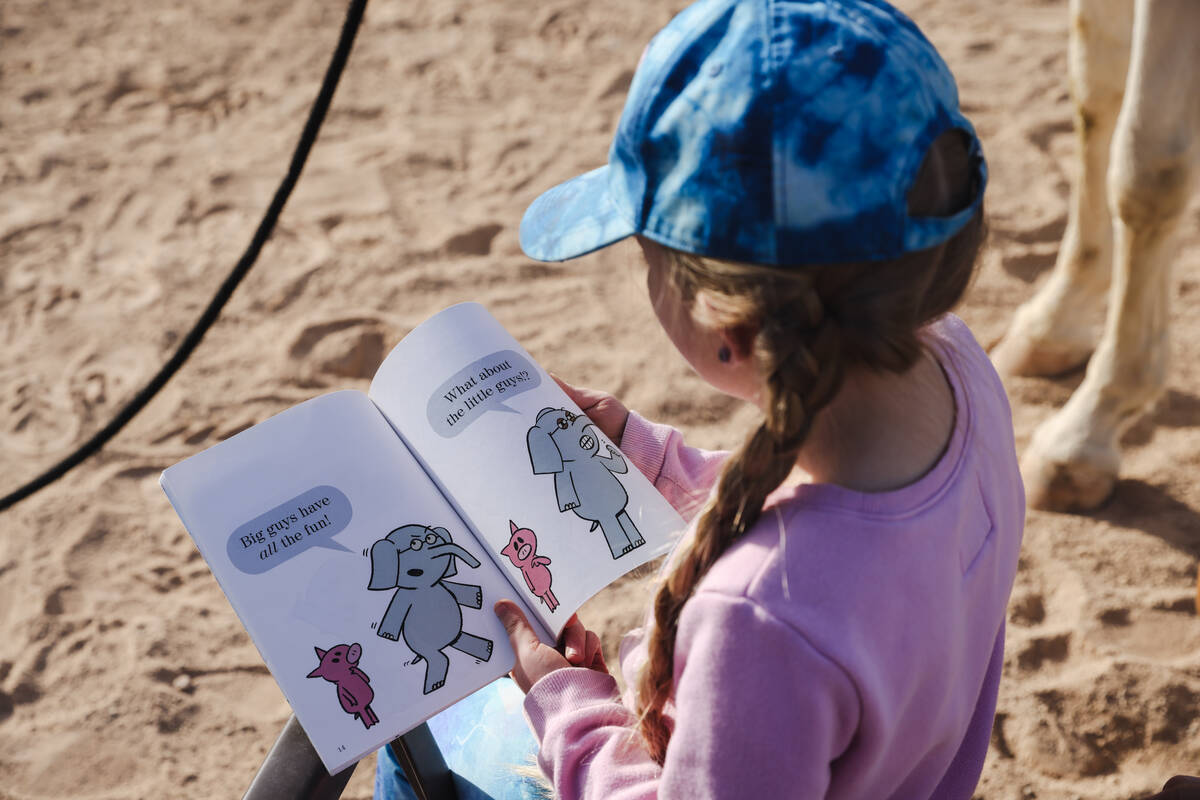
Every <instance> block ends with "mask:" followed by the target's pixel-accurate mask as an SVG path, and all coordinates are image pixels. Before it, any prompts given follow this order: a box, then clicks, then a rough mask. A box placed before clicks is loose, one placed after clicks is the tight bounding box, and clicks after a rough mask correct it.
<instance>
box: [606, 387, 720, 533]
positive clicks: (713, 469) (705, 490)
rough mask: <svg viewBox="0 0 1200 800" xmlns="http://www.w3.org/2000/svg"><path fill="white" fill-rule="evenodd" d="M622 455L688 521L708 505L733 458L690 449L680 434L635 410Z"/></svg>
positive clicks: (709, 451) (716, 452) (628, 426)
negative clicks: (725, 464)
mask: <svg viewBox="0 0 1200 800" xmlns="http://www.w3.org/2000/svg"><path fill="white" fill-rule="evenodd" d="M621 452H623V453H625V455H627V456H629V459H630V460H631V461H632V462H633V464H634V466H635V467H637V468H638V470H639V471H640V472H641V473H642V474H643V475H645V476H646V478H647V479H648V480H649V481H650V482H651V483H653V484H654V487H655V488H656V489H658V491H659V493H660V494H662V496H663V497H665V498H667V502H669V503H670V504H671V505H672V506H674V508H675V510H676V511H678V512H679V515H680V516H682V517H683V518H684V520H686V521H688V522H691V520H692V517H694V516H696V512H698V511H699V510H700V507H701V506H702V505H704V501H705V500H706V499H707V498H708V494H709V491H710V490H711V489H712V486H713V484H714V483H715V482H716V480H717V476H718V475H719V474H720V472H721V466H722V465H723V464H724V463H725V459H726V458H728V457H729V453H727V452H725V451H723V450H700V449H699V448H695V447H688V446H686V445H685V444H684V443H683V435H682V434H680V433H679V431H677V430H675V429H674V428H672V427H670V426H669V425H662V424H658V423H653V422H648V421H647V420H646V419H644V418H643V417H642V416H640V415H639V414H637V413H636V412H633V411H631V412H629V418H628V420H627V421H626V423H625V432H624V433H623V434H622V435H621Z"/></svg>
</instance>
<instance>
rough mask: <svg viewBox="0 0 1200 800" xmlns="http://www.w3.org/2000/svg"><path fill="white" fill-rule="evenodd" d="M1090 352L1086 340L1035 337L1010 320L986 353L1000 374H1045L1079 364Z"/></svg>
mask: <svg viewBox="0 0 1200 800" xmlns="http://www.w3.org/2000/svg"><path fill="white" fill-rule="evenodd" d="M1091 354H1092V345H1091V343H1090V342H1069V341H1056V342H1044V341H1038V340H1036V339H1034V338H1033V337H1032V336H1029V335H1027V334H1024V333H1021V332H1020V331H1019V330H1018V329H1017V326H1016V323H1014V324H1013V327H1012V328H1010V329H1009V331H1008V333H1006V334H1004V338H1003V339H1001V340H1000V342H999V343H998V344H997V345H996V346H995V347H993V348H992V351H991V352H990V353H989V354H988V355H989V357H990V358H991V360H992V366H994V367H995V368H996V371H997V372H999V373H1000V374H1001V375H1019V376H1022V377H1043V378H1047V377H1052V376H1055V375H1062V374H1064V373H1067V372H1071V371H1073V370H1076V369H1078V368H1079V367H1082V366H1083V365H1084V364H1086V363H1087V360H1088V358H1089V357H1090V356H1091Z"/></svg>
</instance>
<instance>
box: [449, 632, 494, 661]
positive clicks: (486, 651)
mask: <svg viewBox="0 0 1200 800" xmlns="http://www.w3.org/2000/svg"><path fill="white" fill-rule="evenodd" d="M450 646H451V647H453V648H454V649H455V650H458V651H459V652H462V653H466V654H467V655H469V656H472V657H474V658H478V659H479V660H480V661H487V660H488V659H490V658H491V657H492V642H491V640H490V639H484V638H483V637H482V636H476V635H475V634H473V633H467V632H466V631H463V632H462V633H460V634H459V635H458V638H457V639H455V640H454V641H453V642H451V643H450Z"/></svg>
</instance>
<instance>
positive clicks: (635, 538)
mask: <svg viewBox="0 0 1200 800" xmlns="http://www.w3.org/2000/svg"><path fill="white" fill-rule="evenodd" d="M617 522H618V523H620V525H621V530H622V531H624V533H625V538H627V539H628V540H629V544H630V545H631V546H630V548H629V549H630V550H632V549H633V548H634V547H641V546H642V545H644V544H645V543H646V540H645V539H643V538H642V532H641V531H639V530H638V528H637V525H634V524H633V520H632V519H631V518H630V516H629V512H627V511H625V510H624V509H621V513H619V514H617ZM626 552H629V551H628V550H627V551H626Z"/></svg>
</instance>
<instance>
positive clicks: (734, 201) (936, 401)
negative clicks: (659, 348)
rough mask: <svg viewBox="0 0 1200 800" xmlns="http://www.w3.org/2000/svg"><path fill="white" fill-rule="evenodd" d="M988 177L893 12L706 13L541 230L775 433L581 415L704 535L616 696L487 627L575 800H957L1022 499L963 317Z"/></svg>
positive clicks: (684, 553) (653, 614)
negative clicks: (702, 430)
mask: <svg viewBox="0 0 1200 800" xmlns="http://www.w3.org/2000/svg"><path fill="white" fill-rule="evenodd" d="M986 175H987V173H986V167H985V164H984V160H983V157H982V154H981V151H980V145H979V141H978V139H977V137H976V135H975V132H974V130H973V128H972V126H971V124H970V122H969V121H968V120H967V119H966V118H965V117H964V116H963V115H962V114H961V112H960V111H959V108H958V102H957V90H956V88H955V84H954V80H953V77H952V76H951V74H950V73H949V71H948V69H947V67H946V66H945V64H944V63H943V61H942V60H941V58H940V57H939V55H938V54H937V52H936V51H935V49H934V48H933V46H932V45H931V44H930V43H929V42H928V41H927V40H926V39H925V38H924V36H923V35H922V34H921V33H920V31H919V30H918V29H917V28H916V26H915V25H914V24H913V23H912V22H911V21H910V20H908V19H907V18H906V17H904V16H903V15H902V14H900V13H899V12H897V11H896V10H894V9H892V8H891V7H890V6H888V5H886V4H885V3H884V2H882V0H824V2H820V1H815V2H804V3H798V2H797V3H787V2H768V0H701V2H698V3H696V4H695V5H693V6H691V7H689V8H687V9H686V10H685V11H683V12H682V13H681V14H680V15H679V16H678V17H676V18H675V19H674V20H673V21H672V22H671V23H670V24H669V25H668V26H667V27H666V28H665V29H664V30H663V31H662V32H661V33H660V34H658V36H656V37H655V38H654V40H653V41H652V42H651V44H650V46H649V47H648V48H647V50H646V53H645V54H644V56H643V58H642V61H641V63H640V65H639V67H638V69H637V72H636V75H635V77H634V79H633V83H632V86H631V88H630V94H629V98H628V100H627V103H626V106H625V110H624V112H623V114H622V117H621V120H620V123H619V126H618V130H617V133H616V137H615V139H614V141H613V144H612V148H611V151H610V154H609V162H608V165H607V166H606V167H603V168H601V169H598V170H595V171H593V172H589V173H587V174H584V175H582V176H579V177H577V178H575V179H574V180H572V181H569V182H567V183H565V184H563V185H561V186H558V187H556V188H554V189H551V190H550V191H548V192H547V193H545V194H544V195H542V196H541V197H540V198H538V199H537V200H536V201H535V202H534V204H533V205H532V206H531V207H530V208H529V210H528V211H527V213H526V216H525V219H524V221H523V222H522V226H521V242H522V245H523V247H524V248H525V250H526V252H527V253H529V254H530V255H531V256H533V257H535V258H539V259H542V260H548V261H560V260H564V259H568V258H573V257H575V256H579V255H583V254H585V253H587V252H590V251H592V250H595V249H597V248H600V247H604V246H606V245H608V244H611V243H613V242H616V241H617V240H620V239H624V238H627V237H632V236H636V240H637V242H638V244H639V245H640V247H641V252H642V254H643V256H644V259H645V262H646V265H647V283H648V287H649V294H650V300H651V302H652V304H653V307H654V310H655V313H656V314H657V316H658V319H659V320H660V321H661V323H662V326H663V328H664V329H665V331H666V332H667V334H668V335H669V337H670V339H671V341H672V342H673V343H674V344H675V346H676V347H677V348H678V350H679V352H680V353H681V354H682V355H683V357H684V358H685V359H687V361H688V362H689V363H690V364H691V365H692V367H693V368H694V369H695V370H696V371H697V372H698V373H699V374H700V375H701V376H702V377H703V378H704V379H705V380H707V381H708V382H709V383H711V384H712V385H713V386H714V387H716V388H717V389H719V390H721V391H723V392H726V393H728V394H730V395H732V396H734V397H738V398H741V399H743V400H745V401H747V402H749V403H753V404H755V405H757V406H758V407H759V408H760V409H761V411H762V417H761V421H760V422H759V423H758V424H757V425H756V426H755V427H754V428H753V429H752V430H750V431H749V432H748V433H747V435H746V437H745V439H744V441H743V442H742V443H741V445H740V446H739V447H738V448H737V449H736V450H734V451H733V452H732V453H711V452H702V451H698V450H694V449H690V448H688V447H685V446H684V445H683V444H682V443H681V441H680V435H679V433H678V432H676V431H674V430H672V429H671V428H668V427H665V426H662V425H656V424H652V423H649V422H647V421H645V420H644V419H642V418H641V417H639V416H638V415H637V414H634V413H630V412H628V411H626V409H625V408H624V407H623V406H622V405H621V404H620V403H619V402H618V401H617V400H615V399H614V398H612V397H611V396H609V395H605V394H602V393H598V392H592V391H588V390H582V389H569V391H571V392H572V393H573V395H574V399H575V400H576V401H577V402H578V403H579V405H580V406H581V407H582V408H584V409H585V411H587V412H588V413H589V416H591V417H592V419H593V420H594V421H595V422H596V424H597V425H598V426H599V427H600V428H601V430H603V431H604V432H605V433H606V434H607V435H608V436H609V437H610V438H612V439H613V440H614V441H616V442H618V443H619V445H620V447H621V448H622V450H623V451H624V452H625V454H626V455H628V456H629V457H630V459H631V460H632V461H633V462H634V463H635V464H637V466H638V467H639V468H640V469H641V470H642V471H643V472H644V473H645V474H646V475H647V476H648V477H649V478H650V479H651V480H653V481H654V483H655V485H656V486H657V487H658V489H659V490H660V491H661V492H662V493H663V494H664V495H666V496H667V498H668V499H669V500H671V502H672V503H673V504H674V505H675V506H676V507H677V508H678V509H679V510H680V511H681V513H682V514H683V515H684V516H685V518H688V519H689V520H690V527H689V529H688V530H687V531H686V532H685V533H684V534H683V536H682V538H681V540H680V542H679V544H678V546H677V547H676V549H675V551H674V552H673V553H672V555H671V556H670V557H669V558H668V560H667V562H666V564H665V565H664V566H663V572H662V575H661V581H660V584H659V586H658V589H657V594H656V595H655V597H654V600H653V603H652V606H651V608H650V609H649V611H648V619H647V624H646V626H645V628H644V629H642V630H638V631H634V632H633V633H631V634H630V635H629V636H627V637H626V640H625V641H624V642H623V643H622V648H621V665H620V667H621V670H622V672H623V674H624V676H625V678H626V684H627V686H629V687H630V689H629V691H628V692H627V693H626V695H625V696H624V697H622V696H621V695H620V694H619V693H618V688H617V682H616V681H615V679H614V678H613V677H612V675H610V674H609V673H608V671H607V669H606V668H605V665H604V663H603V660H602V659H600V658H599V656H598V640H597V639H596V637H595V635H594V634H589V633H587V632H585V631H584V630H583V629H582V628H581V627H580V626H578V625H575V626H572V627H570V628H569V629H568V631H567V637H566V646H565V647H564V648H563V650H562V652H560V651H559V650H556V649H554V648H551V647H547V646H545V645H543V644H541V643H540V642H539V641H538V639H537V637H536V636H535V634H534V633H533V630H532V629H531V628H530V626H529V625H528V623H527V622H526V620H525V619H524V618H523V617H522V616H521V614H520V612H519V611H518V610H517V609H516V607H515V606H514V605H512V604H510V603H505V602H501V603H499V604H498V605H497V613H498V614H499V615H500V617H501V619H502V620H503V621H504V623H505V627H506V628H507V629H508V631H509V635H510V637H511V639H512V642H513V646H514V649H515V651H516V653H517V664H516V667H515V669H514V670H513V673H512V676H513V678H514V679H515V681H516V683H517V685H518V686H519V687H520V688H521V689H522V690H524V691H525V692H527V696H526V698H525V712H526V715H527V717H528V719H529V721H530V723H531V726H532V728H533V731H534V734H535V736H536V738H537V740H538V759H539V762H540V764H541V766H542V769H543V771H544V772H545V773H546V775H547V776H548V777H549V779H550V780H551V781H552V783H553V785H554V789H555V791H556V793H557V795H558V796H559V797H562V798H575V797H588V798H605V799H606V800H610V799H611V798H634V797H639V798H642V797H655V796H658V797H679V798H714V797H752V798H784V797H796V798H819V797H829V798H872V800H878V799H880V798H905V799H911V798H968V797H970V796H971V794H972V790H973V788H974V786H975V784H976V782H977V780H978V778H979V775H980V771H981V769H982V765H983V760H984V755H985V753H986V751H987V747H988V740H989V736H990V733H991V729H992V717H993V713H994V710H995V702H996V695H997V685H998V681H999V679H1000V673H1001V666H1002V661H1003V647H1004V620H1005V606H1006V604H1007V601H1008V597H1009V592H1010V589H1011V587H1012V582H1013V579H1014V575H1015V572H1016V568H1017V555H1018V550H1019V548H1020V540H1021V532H1022V526H1023V516H1024V498H1023V492H1022V487H1021V482H1020V476H1019V473H1018V469H1017V463H1016V458H1015V453H1014V444H1013V433H1012V423H1011V416H1010V412H1009V407H1008V404H1007V401H1006V399H1005V395H1004V391H1003V388H1002V386H1001V383H1000V381H999V379H998V378H997V376H996V374H995V372H994V371H993V369H992V367H991V365H990V364H989V362H988V359H987V356H986V355H985V353H984V352H983V350H982V349H981V348H980V347H979V345H978V344H977V343H976V341H975V339H974V338H973V337H972V335H971V333H970V331H969V330H968V329H967V327H966V326H965V325H964V324H963V323H962V322H961V321H960V320H959V319H957V318H956V317H954V316H952V315H950V314H949V313H948V312H949V311H950V309H951V308H953V307H954V306H955V305H956V303H957V302H958V301H959V299H960V298H961V297H962V295H963V293H964V291H965V289H966V287H967V285H968V283H969V282H970V278H971V275H972V272H973V266H974V263H975V260H976V255H977V251H978V248H979V246H980V242H981V239H982V238H983V221H982V215H983V191H984V186H985V183H986Z"/></svg>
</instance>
